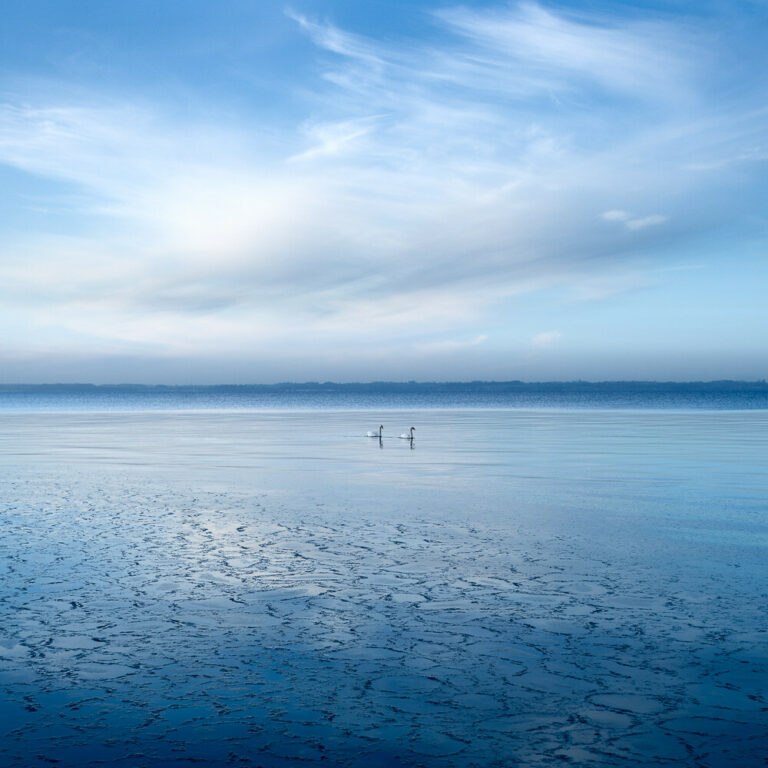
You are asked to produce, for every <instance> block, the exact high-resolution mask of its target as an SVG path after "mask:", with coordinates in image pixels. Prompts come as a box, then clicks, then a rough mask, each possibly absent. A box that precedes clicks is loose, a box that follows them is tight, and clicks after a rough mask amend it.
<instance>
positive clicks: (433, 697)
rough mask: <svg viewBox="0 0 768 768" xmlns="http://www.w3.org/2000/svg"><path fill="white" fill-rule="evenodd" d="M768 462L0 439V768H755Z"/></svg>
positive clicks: (441, 427)
mask: <svg viewBox="0 0 768 768" xmlns="http://www.w3.org/2000/svg"><path fill="white" fill-rule="evenodd" d="M39 410H40V411H42V410H44V408H43V407H41V408H40V409H39ZM126 410H128V409H126ZM380 423H383V424H384V438H383V440H381V441H379V440H378V439H371V438H367V437H364V434H365V432H366V431H367V430H369V429H374V430H375V429H377V428H378V425H379V424H380ZM410 426H415V427H416V439H415V440H414V441H413V442H410V441H408V440H402V439H399V438H398V437H397V435H400V434H401V433H404V432H407V430H408V427H410ZM766 466H768V413H767V412H765V411H762V410H753V411H750V412H744V411H728V410H721V411H719V412H715V411H705V410H699V411H696V412H690V411H689V412H684V411H681V410H665V411H661V410H640V411H616V410H609V409H603V410H597V409H589V408H582V409H577V410H557V409H555V410H546V409H538V410H537V409H526V410H515V409H504V410H489V409H485V410H455V409H442V410H434V409H429V410H416V409H413V408H407V409H401V410H396V409H394V408H393V409H390V410H383V411H382V412H381V413H379V412H372V411H371V410H370V409H369V410H328V409H322V408H318V409H316V410H313V411H309V410H302V411H290V410H288V409H284V410H283V411H281V412H277V411H272V412H267V411H262V412H249V411H237V412H225V411H222V410H215V409H209V410H205V411H204V412H194V413H193V412H185V411H181V410H178V411H175V412H174V411H169V412H163V413H159V412H149V411H144V412H120V413H117V412H104V411H99V410H98V409H97V408H92V409H91V410H90V411H85V410H81V412H76V413H62V412H58V413H51V412H38V413H29V412H26V413H25V412H19V411H17V412H6V413H4V414H2V415H0V483H1V484H2V489H3V490H2V497H0V514H2V525H3V536H2V538H0V573H1V574H2V583H3V588H2V593H0V626H2V627H3V632H2V635H1V636H0V682H1V683H2V690H3V694H2V697H3V698H2V703H1V704H0V709H1V711H2V713H3V717H2V718H1V719H0V736H1V737H2V740H1V741H0V764H2V765H18V766H22V765H24V766H28V765H49V764H50V763H51V761H59V762H58V764H59V765H67V766H70V765H71V766H75V765H78V766H80V765H107V764H109V765H126V766H127V765H131V766H133V765H149V766H164V765H186V764H190V762H191V761H192V760H195V761H197V763H198V764H201V765H209V766H218V765H227V764H231V765H264V766H289V765H291V766H292V765H296V766H299V765H342V766H363V765H364V766H377V765H381V766H384V765H386V766H488V765H490V766H514V765H526V766H528V765H530V766H549V765H554V764H559V763H561V762H571V763H573V764H579V765H606V766H609V765H610V766H613V765H629V766H641V765H642V766H647V765H691V766H731V765H740V766H758V765H764V756H765V750H764V746H765V736H766V722H767V720H768V702H766V698H765V690H766V682H768V652H766V648H768V629H767V628H768V621H766V619H767V618H768V617H766V608H765V606H766V604H767V603H766V597H767V595H766V582H765V575H764V574H765V561H766V554H767V552H766V549H767V547H768V519H767V516H766V503H765V499H766V498H768V476H767V475H766V471H765V467H766Z"/></svg>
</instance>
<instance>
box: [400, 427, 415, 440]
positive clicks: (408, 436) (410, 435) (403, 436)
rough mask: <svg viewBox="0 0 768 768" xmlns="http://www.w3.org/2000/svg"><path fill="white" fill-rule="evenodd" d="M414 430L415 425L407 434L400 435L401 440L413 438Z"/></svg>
mask: <svg viewBox="0 0 768 768" xmlns="http://www.w3.org/2000/svg"><path fill="white" fill-rule="evenodd" d="M415 431H416V427H411V431H410V433H409V434H407V435H405V434H403V435H400V439H401V440H413V433H414V432H415Z"/></svg>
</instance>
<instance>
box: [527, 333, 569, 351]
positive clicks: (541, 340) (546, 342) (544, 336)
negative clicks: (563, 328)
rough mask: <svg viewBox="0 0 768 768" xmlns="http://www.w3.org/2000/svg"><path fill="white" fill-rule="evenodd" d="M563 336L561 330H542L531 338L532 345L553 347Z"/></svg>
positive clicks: (540, 347)
mask: <svg viewBox="0 0 768 768" xmlns="http://www.w3.org/2000/svg"><path fill="white" fill-rule="evenodd" d="M562 337H563V334H562V333H560V331H542V332H541V333H537V334H536V335H535V336H534V337H533V338H532V339H531V345H532V346H534V347H538V348H539V349H542V348H547V347H553V346H555V344H557V342H558V341H560V339H561V338H562Z"/></svg>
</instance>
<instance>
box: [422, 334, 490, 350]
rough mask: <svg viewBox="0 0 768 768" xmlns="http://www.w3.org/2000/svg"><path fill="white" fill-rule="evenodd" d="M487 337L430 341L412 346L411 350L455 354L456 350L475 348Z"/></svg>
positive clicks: (483, 335)
mask: <svg viewBox="0 0 768 768" xmlns="http://www.w3.org/2000/svg"><path fill="white" fill-rule="evenodd" d="M487 338H488V337H487V336H486V335H485V334H481V335H480V336H475V337H474V338H472V339H463V340H459V339H443V340H441V341H431V342H427V343H423V344H414V345H413V349H414V350H415V351H416V352H423V353H426V354H429V353H434V352H441V353H442V352H455V351H457V350H463V349H468V348H470V347H477V346H478V345H480V344H482V343H483V342H484V341H486V339H487Z"/></svg>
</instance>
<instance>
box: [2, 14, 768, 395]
mask: <svg viewBox="0 0 768 768" xmlns="http://www.w3.org/2000/svg"><path fill="white" fill-rule="evenodd" d="M766 39H768V0H729V2H725V1H722V2H713V1H712V0H701V1H699V2H683V1H682V0H667V1H662V0H657V1H655V2H632V1H631V0H621V1H619V0H611V1H608V0H606V1H602V0H586V1H584V2H578V3H574V2H528V1H526V2H514V1H510V2H486V1H484V0H481V1H479V2H467V3H465V4H464V5H457V4H453V3H452V2H450V0H448V2H436V1H435V0H366V2H363V3H351V2H342V0H291V2H290V3H289V4H282V3H281V2H278V1H275V2H271V1H270V2H254V1H253V0H217V2H210V0H163V1H162V2H158V1H157V0H130V2H129V1H128V0H119V1H118V2H110V3H105V2H103V0H23V2H22V0H10V2H7V3H5V4H4V5H3V20H2V24H0V381H2V382H5V383H20V382H28V383H36V382H94V383H126V382H135V383H166V384H174V383H175V384H184V383H198V384H203V383H208V384H216V383H271V382H278V381H326V380H333V381H372V380H392V381H400V380H412V379H414V380H429V381H433V380H455V381H458V380H475V379H489V380H511V379H522V380H526V381H541V380H573V379H584V380H620V379H662V380H709V379H724V378H730V379H750V380H753V379H759V378H765V377H766V376H767V375H768V344H767V343H766V340H767V339H766V336H767V334H766V331H768V300H766V294H768V290H766V289H768V253H766V250H767V248H768V245H767V244H768V237H767V235H768V46H766V45H765V40H766Z"/></svg>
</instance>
